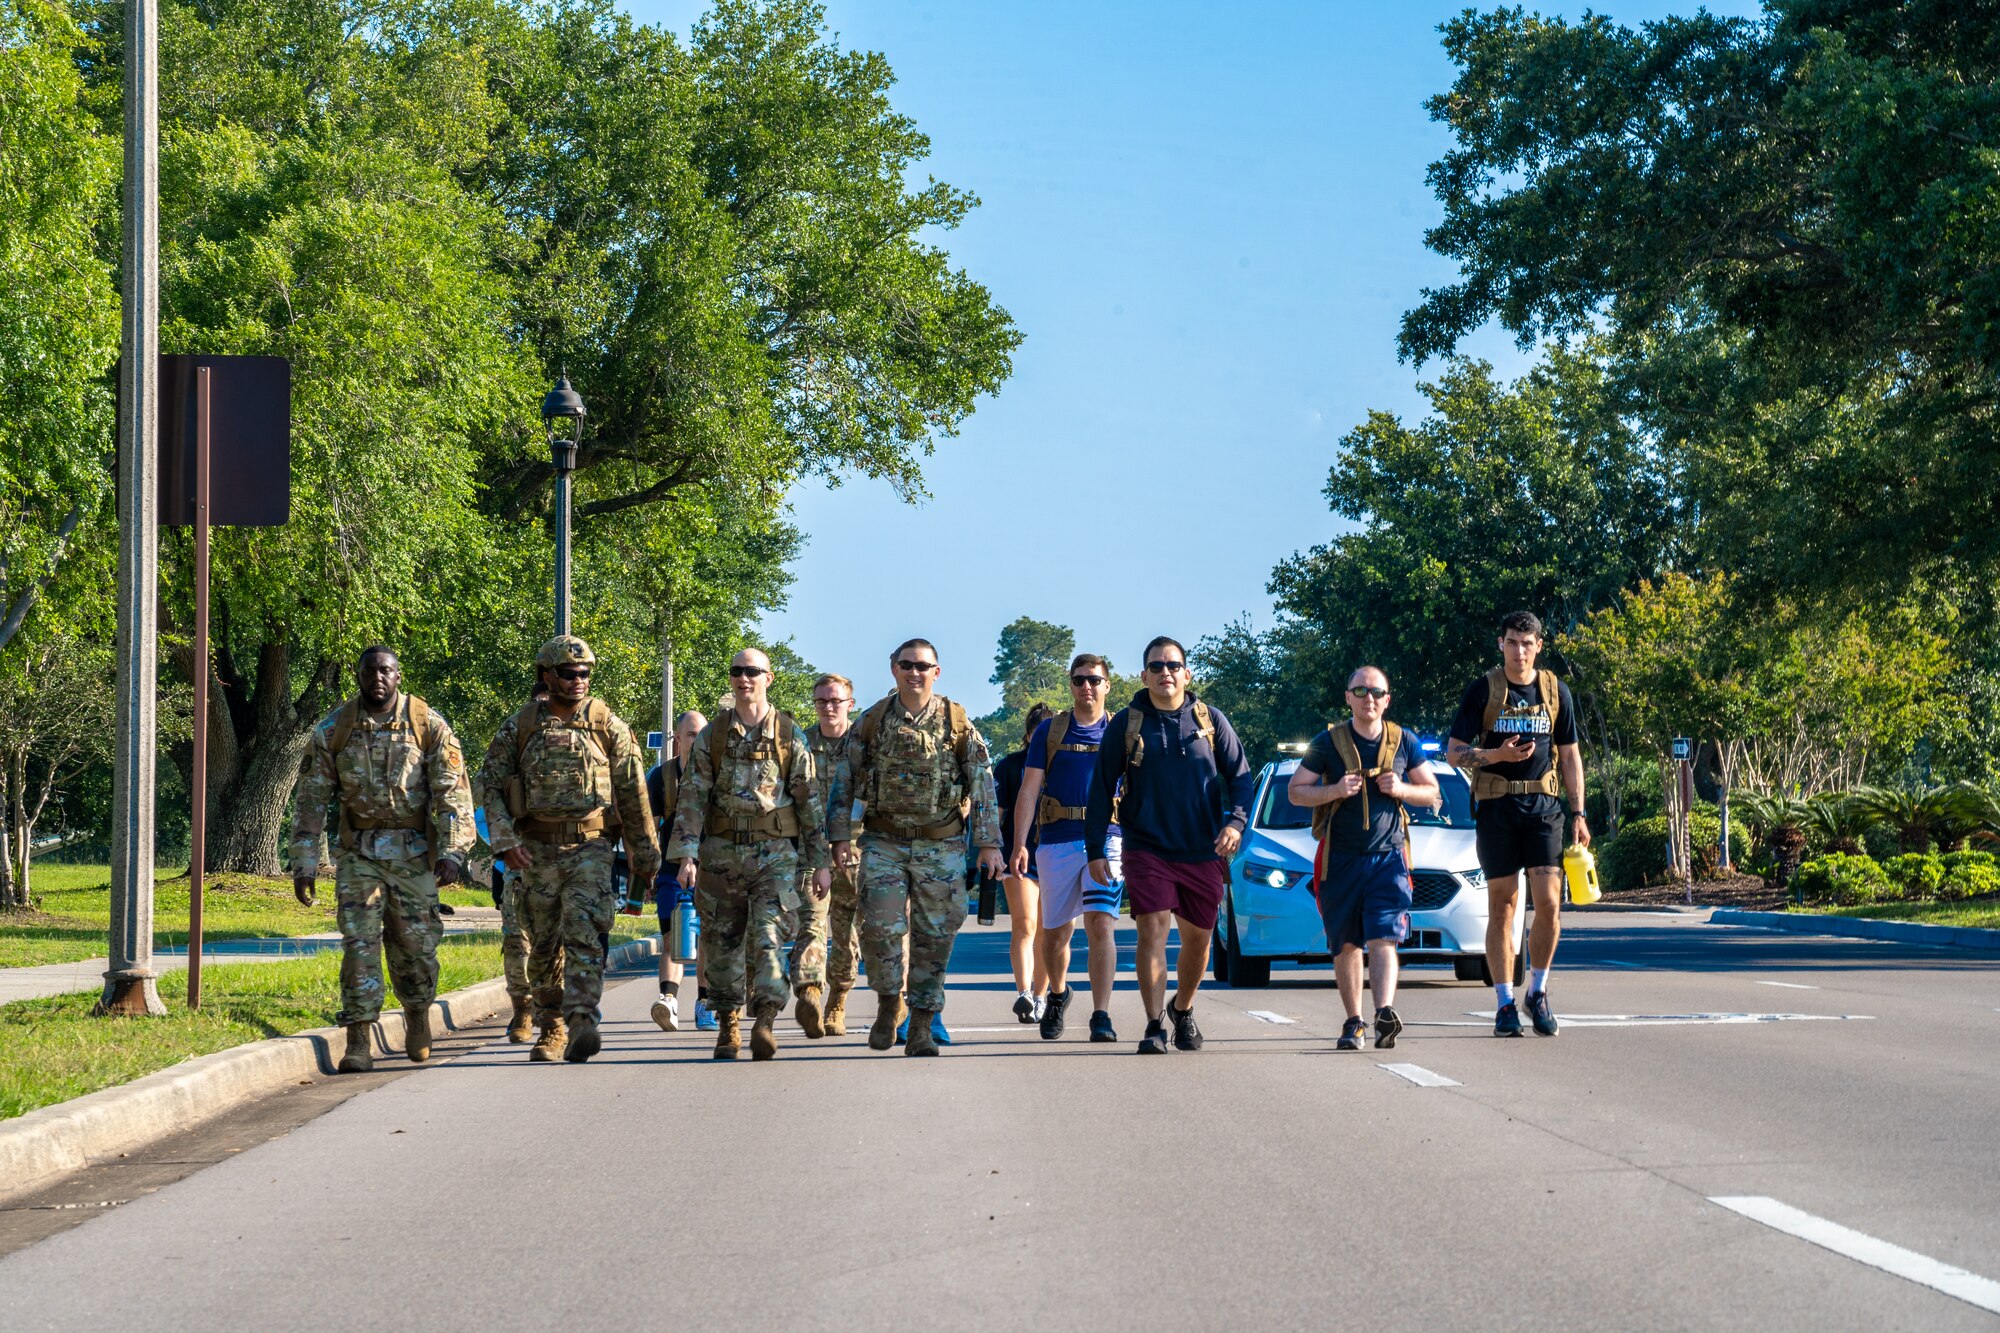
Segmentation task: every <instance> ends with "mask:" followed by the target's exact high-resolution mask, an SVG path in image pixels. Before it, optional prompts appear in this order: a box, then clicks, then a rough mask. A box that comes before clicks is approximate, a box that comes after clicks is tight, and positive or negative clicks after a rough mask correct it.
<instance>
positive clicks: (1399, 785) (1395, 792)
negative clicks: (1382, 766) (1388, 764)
mask: <svg viewBox="0 0 2000 1333" xmlns="http://www.w3.org/2000/svg"><path fill="white" fill-rule="evenodd" d="M1375 790H1376V791H1379V792H1381V793H1382V794H1383V795H1384V796H1393V797H1395V798H1396V799H1397V800H1399V801H1400V800H1403V799H1405V798H1406V797H1407V796H1408V795H1409V791H1410V789H1409V787H1408V786H1407V785H1406V784H1405V783H1404V782H1403V780H1402V779H1401V778H1398V777H1397V776H1396V775H1395V774H1394V773H1377V774H1376V775H1375Z"/></svg>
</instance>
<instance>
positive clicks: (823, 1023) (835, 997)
mask: <svg viewBox="0 0 2000 1333" xmlns="http://www.w3.org/2000/svg"><path fill="white" fill-rule="evenodd" d="M820 1030H821V1031H822V1032H824V1033H826V1035H827V1036H829V1037H844V1036H846V1035H847V987H845V986H835V987H834V988H833V990H832V991H831V992H830V993H829V994H828V995H827V997H826V1017H824V1018H822V1019H821V1020H820ZM808 1035H810V1034H808Z"/></svg>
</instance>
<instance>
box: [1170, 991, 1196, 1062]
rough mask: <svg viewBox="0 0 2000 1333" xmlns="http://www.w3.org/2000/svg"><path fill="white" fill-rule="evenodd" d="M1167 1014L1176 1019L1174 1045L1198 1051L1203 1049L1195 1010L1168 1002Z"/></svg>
mask: <svg viewBox="0 0 2000 1333" xmlns="http://www.w3.org/2000/svg"><path fill="white" fill-rule="evenodd" d="M1167 1014H1168V1016H1169V1017H1171V1018H1172V1019H1173V1020H1174V1046H1175V1048H1176V1049H1178V1050H1183V1051H1198V1050H1200V1049H1201V1029H1200V1028H1198V1027H1196V1026H1195V1025H1194V1010H1192V1009H1176V1008H1174V1006H1173V1002H1172V1001H1171V1000H1169V1001H1168V1002H1167Z"/></svg>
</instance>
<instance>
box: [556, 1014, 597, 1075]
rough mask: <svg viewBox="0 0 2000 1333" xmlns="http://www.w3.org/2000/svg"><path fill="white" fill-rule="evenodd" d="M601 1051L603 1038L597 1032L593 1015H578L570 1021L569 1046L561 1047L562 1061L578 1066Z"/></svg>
mask: <svg viewBox="0 0 2000 1333" xmlns="http://www.w3.org/2000/svg"><path fill="white" fill-rule="evenodd" d="M603 1049H604V1037H603V1036H602V1035H601V1034H600V1033H599V1032H598V1030H597V1016H596V1015H595V1014H578V1015H577V1016H576V1017H575V1018H573V1019H571V1020H570V1024H569V1045H567V1046H565V1047H563V1059H565V1060H567V1061H569V1062H570V1063H571V1064H573V1065H580V1064H582V1063H583V1062H584V1061H585V1060H588V1059H589V1058H590V1057H591V1056H593V1055H596V1054H597V1053H598V1052H599V1051H601V1050H603Z"/></svg>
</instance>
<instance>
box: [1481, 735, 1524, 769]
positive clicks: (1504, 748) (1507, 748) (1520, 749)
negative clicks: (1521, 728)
mask: <svg viewBox="0 0 2000 1333" xmlns="http://www.w3.org/2000/svg"><path fill="white" fill-rule="evenodd" d="M1489 753H1494V754H1498V755H1499V757H1500V759H1499V761H1500V762H1501V763H1503V764H1518V763H1520V762H1521V761H1522V760H1524V759H1533V758H1534V757H1535V743H1534V742H1533V741H1531V740H1529V739H1528V738H1527V737H1526V736H1522V735H1518V734H1517V735H1513V736H1509V737H1508V738H1507V742H1506V744H1504V745H1501V746H1499V747H1498V748H1497V749H1496V750H1493V751H1489Z"/></svg>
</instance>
